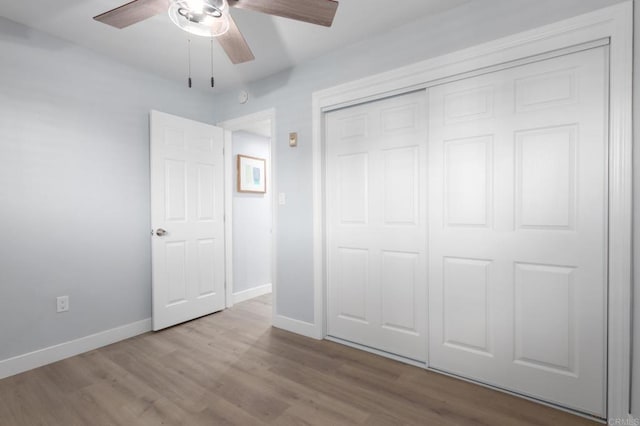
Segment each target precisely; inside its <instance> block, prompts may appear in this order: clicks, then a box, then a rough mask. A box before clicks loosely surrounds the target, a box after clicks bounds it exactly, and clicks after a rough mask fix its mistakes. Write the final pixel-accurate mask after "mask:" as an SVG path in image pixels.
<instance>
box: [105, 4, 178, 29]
mask: <svg viewBox="0 0 640 426" xmlns="http://www.w3.org/2000/svg"><path fill="white" fill-rule="evenodd" d="M168 8H169V3H168V2H167V0H133V1H132V2H130V3H127V4H123V5H122V6H120V7H116V8H115V9H112V10H110V11H108V12H105V13H102V14H100V15H98V16H94V17H93V19H95V20H96V21H99V22H102V23H103V24H107V25H111V26H112V27H116V28H125V27H128V26H129V25H133V24H136V23H138V22H140V21H144V20H145V19H147V18H151V17H152V16H156V15H159V14H160V13H162V12H166V11H167V10H168Z"/></svg>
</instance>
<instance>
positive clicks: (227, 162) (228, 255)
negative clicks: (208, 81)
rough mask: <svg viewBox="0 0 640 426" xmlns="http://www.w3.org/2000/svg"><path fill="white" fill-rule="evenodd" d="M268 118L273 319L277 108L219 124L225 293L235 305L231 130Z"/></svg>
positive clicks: (275, 300) (240, 128)
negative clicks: (222, 143)
mask: <svg viewBox="0 0 640 426" xmlns="http://www.w3.org/2000/svg"><path fill="white" fill-rule="evenodd" d="M265 120H269V121H270V122H271V141H270V143H269V154H270V158H271V161H270V162H271V164H270V165H269V167H267V181H268V182H269V191H271V284H269V285H270V286H271V289H272V290H271V291H272V293H273V302H272V314H271V316H272V319H273V318H275V316H276V312H277V306H276V304H277V303H276V302H277V297H276V292H277V285H276V281H277V280H276V277H277V271H276V266H277V264H276V263H277V262H276V259H277V256H276V253H277V245H276V240H277V238H276V237H277V227H276V226H277V223H278V221H277V214H278V209H277V206H278V204H277V202H278V199H277V193H278V192H277V180H276V173H277V172H276V149H275V145H274V138H275V135H276V110H275V108H270V109H266V110H263V111H258V112H256V113H253V114H248V115H243V116H241V117H237V118H232V119H229V120H225V121H223V122H220V123H218V124H217V126H219V127H222V128H223V129H224V130H225V141H224V166H225V171H224V181H225V183H224V186H225V203H224V216H225V250H224V254H225V269H226V279H225V281H226V292H227V293H226V294H227V308H230V307H232V306H233V304H234V302H237V300H234V294H233V191H234V188H233V173H234V171H235V167H234V163H233V151H232V144H231V143H232V139H231V138H232V132H235V131H238V130H243V129H245V128H246V127H247V126H249V125H250V124H253V123H255V122H256V121H265Z"/></svg>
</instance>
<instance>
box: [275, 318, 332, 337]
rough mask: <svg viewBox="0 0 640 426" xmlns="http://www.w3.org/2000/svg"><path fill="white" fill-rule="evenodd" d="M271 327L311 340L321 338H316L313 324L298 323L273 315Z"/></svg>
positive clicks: (295, 320) (316, 334)
mask: <svg viewBox="0 0 640 426" xmlns="http://www.w3.org/2000/svg"><path fill="white" fill-rule="evenodd" d="M273 326H274V327H276V328H281V329H283V330H286V331H290V332H292V333H296V334H301V335H303V336H306V337H311V338H312V339H317V340H322V337H318V332H317V330H316V326H315V324H313V323H310V322H306V321H300V320H297V319H293V318H289V317H285V316H283V315H275V316H274V317H273Z"/></svg>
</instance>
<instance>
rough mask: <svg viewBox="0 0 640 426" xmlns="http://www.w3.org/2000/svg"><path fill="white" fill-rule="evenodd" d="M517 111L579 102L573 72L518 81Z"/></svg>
mask: <svg viewBox="0 0 640 426" xmlns="http://www.w3.org/2000/svg"><path fill="white" fill-rule="evenodd" d="M515 86H516V87H515V92H516V111H518V112H524V111H529V110H537V109H541V108H551V107H555V106H560V105H566V104H568V103H573V102H575V101H576V100H577V87H576V76H575V72H574V71H573V70H565V71H560V72H553V73H545V74H541V75H535V76H531V77H527V78H522V79H519V80H516V82H515Z"/></svg>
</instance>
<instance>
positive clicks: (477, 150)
mask: <svg viewBox="0 0 640 426" xmlns="http://www.w3.org/2000/svg"><path fill="white" fill-rule="evenodd" d="M606 67H607V50H606V48H597V49H592V50H588V51H583V52H579V53H575V54H571V55H566V56H562V57H558V58H555V59H549V60H545V61H541V62H536V63H533V64H529V65H526V66H520V67H515V68H512V69H507V70H504V71H500V72H495V73H491V74H487V75H483V76H480V77H475V78H470V79H466V80H462V81H458V82H454V83H449V84H445V85H442V86H438V87H435V88H433V89H431V90H430V91H429V107H430V120H429V128H430V132H429V139H430V142H429V158H430V160H429V170H430V174H429V180H430V183H429V189H430V199H429V205H430V208H429V224H430V226H429V234H430V255H429V282H430V284H429V351H430V352H429V362H430V366H431V367H433V368H437V369H441V370H444V371H447V372H451V373H454V374H458V375H461V376H464V377H469V378H472V379H476V380H478V381H481V382H485V383H488V384H492V385H495V386H498V387H501V388H505V389H509V390H513V391H516V392H520V393H522V394H526V395H529V396H532V397H535V398H539V399H542V400H545V401H549V402H552V403H555V404H559V405H561V406H565V407H570V408H573V409H576V410H579V411H583V412H587V413H591V414H594V415H597V416H601V417H603V416H604V415H605V383H606V368H605V366H606V325H607V317H606V305H607V281H606V276H607V263H606V259H607V256H606V247H607V246H606V241H607V238H606V229H607V126H606V123H607V96H608V94H607V87H608V77H607V72H606Z"/></svg>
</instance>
